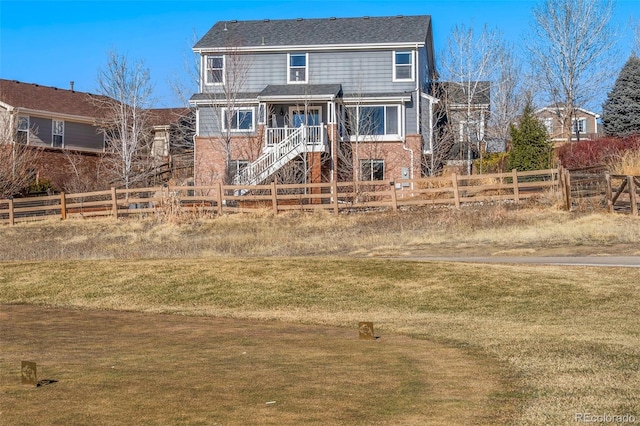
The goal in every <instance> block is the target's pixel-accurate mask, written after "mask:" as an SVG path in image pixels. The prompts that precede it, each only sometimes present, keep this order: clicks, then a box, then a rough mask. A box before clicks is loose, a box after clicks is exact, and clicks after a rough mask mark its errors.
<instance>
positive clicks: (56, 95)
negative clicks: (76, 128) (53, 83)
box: [0, 79, 108, 118]
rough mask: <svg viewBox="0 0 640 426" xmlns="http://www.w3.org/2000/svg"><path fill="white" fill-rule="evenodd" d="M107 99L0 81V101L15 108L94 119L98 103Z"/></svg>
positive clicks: (96, 115)
mask: <svg viewBox="0 0 640 426" xmlns="http://www.w3.org/2000/svg"><path fill="white" fill-rule="evenodd" d="M104 99H108V98H105V97H104V96H100V95H93V94H91V93H85V92H76V91H73V90H65V89H58V88H57V87H49V86H41V85H39V84H32V83H22V82H20V81H15V80H4V79H0V101H2V102H4V103H6V104H8V105H11V106H12V107H15V108H27V109H32V110H38V111H47V112H51V113H57V114H67V115H76V116H80V117H88V118H96V117H98V116H99V115H100V114H99V113H98V107H97V105H98V102H96V100H104Z"/></svg>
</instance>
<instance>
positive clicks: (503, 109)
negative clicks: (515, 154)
mask: <svg viewBox="0 0 640 426" xmlns="http://www.w3.org/2000/svg"><path fill="white" fill-rule="evenodd" d="M522 76H523V73H522V69H521V67H520V63H519V62H518V60H517V59H516V57H515V56H514V54H513V51H512V50H511V49H509V48H508V47H506V46H503V48H502V49H499V51H498V52H497V62H496V72H495V79H494V81H493V82H492V84H491V111H490V113H489V119H488V122H487V129H486V139H487V143H495V144H496V145H497V144H500V145H502V148H504V149H506V143H507V140H508V139H509V138H510V133H509V132H510V128H511V124H513V123H514V122H515V121H516V120H517V118H518V117H519V116H520V114H521V113H522V110H523V109H524V106H525V105H526V103H527V93H528V91H527V90H526V87H525V81H523V77H522Z"/></svg>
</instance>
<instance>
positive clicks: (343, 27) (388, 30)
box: [194, 15, 431, 50]
mask: <svg viewBox="0 0 640 426" xmlns="http://www.w3.org/2000/svg"><path fill="white" fill-rule="evenodd" d="M430 26H431V17H430V16H429V15H417V16H401V15H400V16H395V17H362V18H326V19H287V20H269V19H265V20H262V21H220V22H217V23H216V24H215V25H214V26H213V27H212V28H211V29H210V30H209V31H208V32H207V33H206V34H205V35H204V37H202V39H200V41H198V42H197V43H196V45H195V46H194V49H196V50H200V49H204V50H206V49H214V50H215V49H221V48H256V49H264V48H269V47H285V46H332V45H360V44H405V43H419V44H422V43H425V41H426V40H427V36H428V34H429V33H430V31H429V30H430Z"/></svg>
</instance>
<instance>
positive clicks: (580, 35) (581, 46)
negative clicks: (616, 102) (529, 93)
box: [527, 0, 615, 142]
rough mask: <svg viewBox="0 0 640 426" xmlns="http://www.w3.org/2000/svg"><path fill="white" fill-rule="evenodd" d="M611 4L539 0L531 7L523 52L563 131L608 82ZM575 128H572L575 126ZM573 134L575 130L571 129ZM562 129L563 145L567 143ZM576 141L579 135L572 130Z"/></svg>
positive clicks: (605, 1)
mask: <svg viewBox="0 0 640 426" xmlns="http://www.w3.org/2000/svg"><path fill="white" fill-rule="evenodd" d="M613 8H614V3H613V0H540V2H539V3H538V4H537V5H536V6H535V7H534V9H533V28H532V36H531V37H530V38H529V40H528V43H527V49H528V51H529V54H530V58H531V61H532V67H533V70H534V72H535V74H536V75H537V77H538V80H539V84H540V85H541V87H542V88H543V90H544V92H545V94H546V98H547V101H549V102H551V103H552V104H555V105H557V107H558V110H557V113H558V115H559V116H560V118H561V120H562V122H563V126H564V129H572V126H571V124H572V119H573V118H575V112H576V109H577V108H578V107H585V106H587V104H588V103H589V102H590V101H592V100H593V99H594V96H595V95H597V94H598V93H602V89H603V87H602V85H603V84H607V83H608V82H609V79H610V77H612V75H611V71H612V70H611V67H610V65H609V64H611V63H612V62H613V61H610V60H609V59H610V58H611V55H613V54H614V52H613V50H612V47H613V45H614V42H615V39H614V33H613V30H612V29H611V28H610V25H609V22H610V20H611V17H612V15H613ZM576 127H577V126H576ZM576 130H577V129H576ZM571 133H572V132H571V131H568V132H567V134H568V142H571ZM576 136H578V137H579V133H578V132H576Z"/></svg>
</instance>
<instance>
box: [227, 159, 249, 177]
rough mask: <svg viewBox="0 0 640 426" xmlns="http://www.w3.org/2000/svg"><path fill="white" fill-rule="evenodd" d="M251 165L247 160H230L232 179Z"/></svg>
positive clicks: (230, 175)
mask: <svg viewBox="0 0 640 426" xmlns="http://www.w3.org/2000/svg"><path fill="white" fill-rule="evenodd" d="M248 166H249V161H247V160H231V161H230V162H229V178H231V179H232V180H233V179H234V178H235V177H236V176H237V175H239V174H240V173H242V171H243V170H244V169H246V168H247V167H248Z"/></svg>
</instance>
